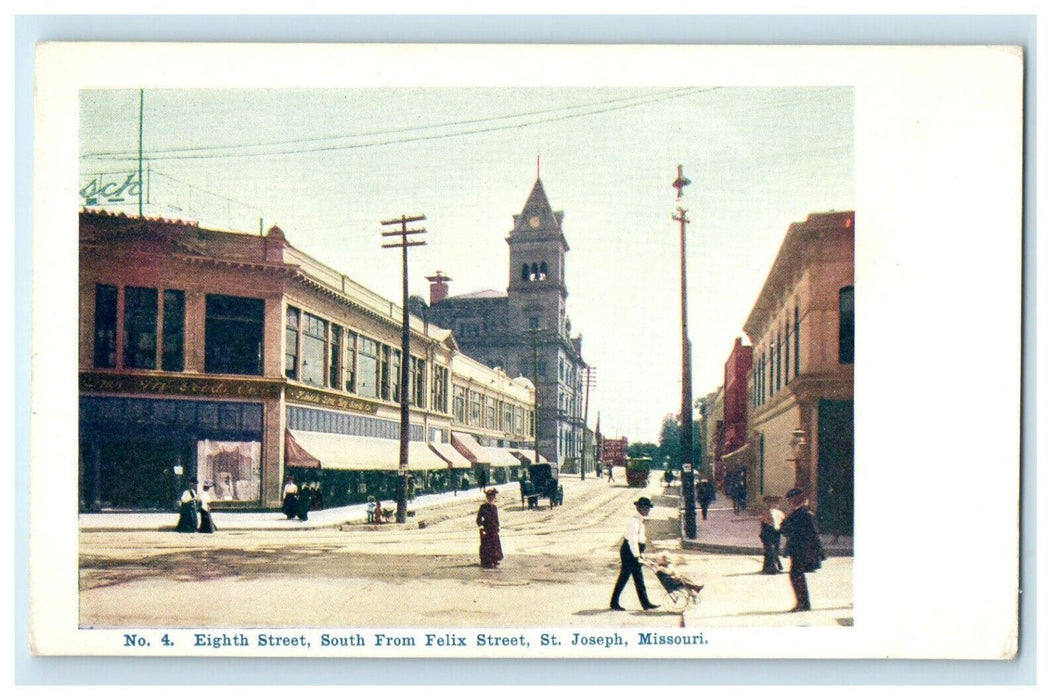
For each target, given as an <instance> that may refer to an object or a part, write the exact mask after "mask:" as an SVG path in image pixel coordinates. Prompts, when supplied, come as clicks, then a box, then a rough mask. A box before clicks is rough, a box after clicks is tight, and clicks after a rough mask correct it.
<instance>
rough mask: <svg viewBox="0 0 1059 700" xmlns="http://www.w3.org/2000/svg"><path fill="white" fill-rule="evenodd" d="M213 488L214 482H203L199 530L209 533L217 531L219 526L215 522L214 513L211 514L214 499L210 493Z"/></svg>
mask: <svg viewBox="0 0 1059 700" xmlns="http://www.w3.org/2000/svg"><path fill="white" fill-rule="evenodd" d="M211 488H213V482H211V481H204V482H202V491H201V492H200V493H199V532H203V533H206V534H207V535H212V534H213V533H215V532H217V526H216V525H215V524H214V522H213V515H211V514H210V501H212V500H213V497H212V496H211V495H210V489H211Z"/></svg>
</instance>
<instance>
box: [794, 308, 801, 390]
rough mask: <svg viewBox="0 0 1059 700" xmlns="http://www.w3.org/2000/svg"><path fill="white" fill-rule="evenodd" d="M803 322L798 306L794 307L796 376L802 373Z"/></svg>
mask: <svg viewBox="0 0 1059 700" xmlns="http://www.w3.org/2000/svg"><path fill="white" fill-rule="evenodd" d="M801 328H802V324H801V319H800V318H799V317H798V307H797V306H795V307H794V376H795V377H797V376H798V375H799V374H801V371H802V365H801V351H802V338H801V332H802V330H801Z"/></svg>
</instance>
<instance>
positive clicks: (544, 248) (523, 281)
mask: <svg viewBox="0 0 1059 700" xmlns="http://www.w3.org/2000/svg"><path fill="white" fill-rule="evenodd" d="M562 225H563V213H562V212H561V211H559V212H556V211H553V210H552V207H551V204H549V203H548V197H547V195H545V194H544V185H543V184H541V181H540V180H539V179H538V180H537V181H536V182H535V183H534V184H533V190H532V191H531V192H530V195H529V199H527V200H526V205H525V206H524V207H523V208H522V213H521V214H516V215H515V216H514V226H513V227H512V229H511V233H510V234H509V235H508V237H507V244H508V248H509V251H510V263H509V271H508V285H507V293H508V329H509V330H510V331H513V332H515V333H521V332H525V331H529V330H538V329H540V330H543V331H547V332H550V333H556V334H559V335H563V334H564V333H565V330H566V296H567V291H566V253H567V252H568V251H569V250H570V246H568V245H567V243H566V236H564V235H563V228H562Z"/></svg>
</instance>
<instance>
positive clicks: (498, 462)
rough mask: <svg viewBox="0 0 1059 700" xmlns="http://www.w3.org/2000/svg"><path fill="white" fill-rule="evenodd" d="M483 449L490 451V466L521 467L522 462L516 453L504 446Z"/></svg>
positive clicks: (483, 447)
mask: <svg viewBox="0 0 1059 700" xmlns="http://www.w3.org/2000/svg"><path fill="white" fill-rule="evenodd" d="M482 449H483V450H485V451H486V452H488V453H489V466H491V467H520V466H522V462H520V461H519V460H518V458H517V457H515V455H513V454H511V452H509V451H508V450H507V449H506V448H503V447H485V446H484V445H483V446H482Z"/></svg>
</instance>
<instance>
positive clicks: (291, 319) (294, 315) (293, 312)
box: [283, 306, 301, 380]
mask: <svg viewBox="0 0 1059 700" xmlns="http://www.w3.org/2000/svg"><path fill="white" fill-rule="evenodd" d="M300 328H301V311H299V310H298V309H296V308H294V307H293V306H288V307H287V330H286V336H285V337H286V347H285V348H284V350H283V373H284V374H285V375H286V376H287V379H294V380H297V379H298V354H299V353H298V348H299V347H300V345H301V343H300V341H299V337H300V335H301V333H300Z"/></svg>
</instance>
